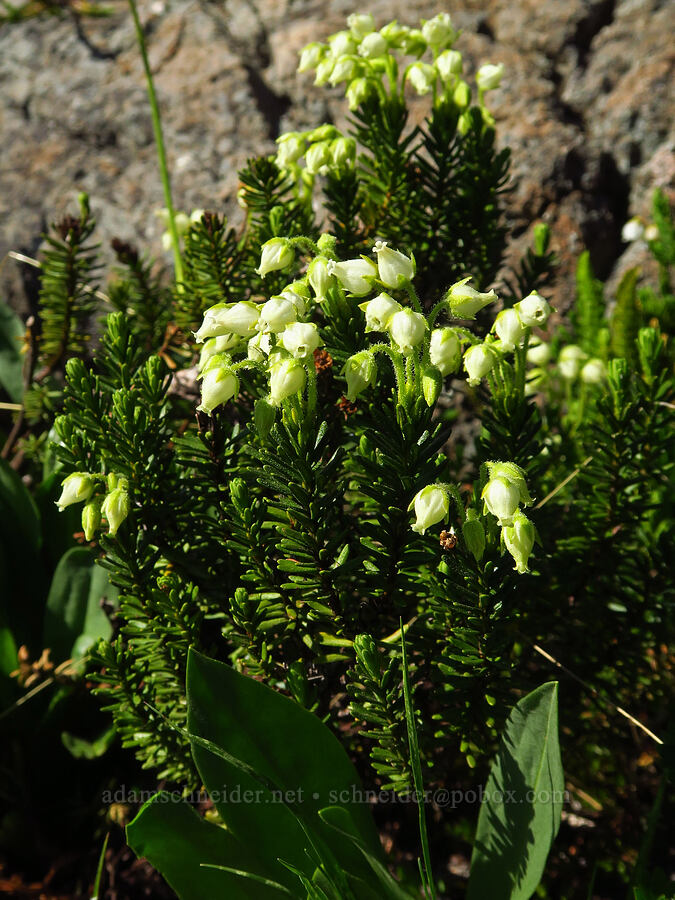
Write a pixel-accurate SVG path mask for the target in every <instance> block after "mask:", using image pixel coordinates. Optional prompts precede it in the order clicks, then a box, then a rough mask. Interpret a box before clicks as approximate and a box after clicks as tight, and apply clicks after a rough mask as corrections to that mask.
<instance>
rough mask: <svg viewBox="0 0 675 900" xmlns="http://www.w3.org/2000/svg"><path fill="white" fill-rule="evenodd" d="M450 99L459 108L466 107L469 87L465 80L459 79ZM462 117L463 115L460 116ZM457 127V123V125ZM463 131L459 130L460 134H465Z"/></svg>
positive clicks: (468, 102)
mask: <svg viewBox="0 0 675 900" xmlns="http://www.w3.org/2000/svg"><path fill="white" fill-rule="evenodd" d="M452 99H453V102H454V103H455V105H456V106H457V107H458V108H459V109H467V108H468V106H469V104H470V103H471V88H470V87H469V85H468V84H467V83H466V81H460V82H459V84H458V85H457V87H456V88H455V90H454V91H453V93H452ZM460 118H463V117H460ZM457 127H458V128H459V125H458V126H457ZM465 133H466V130H465V131H460V134H465Z"/></svg>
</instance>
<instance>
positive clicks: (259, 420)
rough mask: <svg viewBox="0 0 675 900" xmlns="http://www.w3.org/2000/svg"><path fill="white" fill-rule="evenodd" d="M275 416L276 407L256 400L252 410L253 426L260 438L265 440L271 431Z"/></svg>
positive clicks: (265, 401) (264, 401)
mask: <svg viewBox="0 0 675 900" xmlns="http://www.w3.org/2000/svg"><path fill="white" fill-rule="evenodd" d="M276 415H277V411H276V407H274V406H273V405H272V404H271V403H269V402H268V401H267V400H263V399H260V400H256V402H255V407H254V409H253V424H254V425H255V430H256V431H257V432H258V434H259V436H260V437H261V438H263V439H264V438H266V437H267V435H268V434H269V433H270V431H271V430H272V426H273V425H274V420H275V418H276Z"/></svg>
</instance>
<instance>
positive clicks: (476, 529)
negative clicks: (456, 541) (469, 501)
mask: <svg viewBox="0 0 675 900" xmlns="http://www.w3.org/2000/svg"><path fill="white" fill-rule="evenodd" d="M462 537H463V538H464V540H465V542H466V546H467V547H468V549H469V552H470V553H472V554H473V558H474V559H475V560H476V562H477V563H479V562H480V561H481V559H482V558H483V554H484V553H485V529H484V528H483V523H482V522H481V521H480V519H479V518H478V516H477V515H476V513H475V511H474V510H473V509H469V510H467V513H466V519H465V520H464V524H463V525H462Z"/></svg>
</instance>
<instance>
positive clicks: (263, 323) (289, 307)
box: [258, 295, 298, 334]
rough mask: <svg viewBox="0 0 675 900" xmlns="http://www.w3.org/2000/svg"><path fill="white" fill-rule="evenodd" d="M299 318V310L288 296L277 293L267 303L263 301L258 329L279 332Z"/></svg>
mask: <svg viewBox="0 0 675 900" xmlns="http://www.w3.org/2000/svg"><path fill="white" fill-rule="evenodd" d="M297 318H298V310H297V308H296V306H295V304H294V303H293V302H292V301H291V300H289V298H288V297H282V296H280V295H277V296H276V297H271V298H270V299H269V300H268V301H267V303H263V305H262V307H261V309H260V319H259V320H258V330H259V331H263V332H272V333H273V334H279V332H281V331H283V330H284V328H286V326H287V325H290V324H291V322H295V321H296V320H297Z"/></svg>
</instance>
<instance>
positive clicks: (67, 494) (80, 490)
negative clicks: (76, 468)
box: [56, 472, 94, 512]
mask: <svg viewBox="0 0 675 900" xmlns="http://www.w3.org/2000/svg"><path fill="white" fill-rule="evenodd" d="M93 492H94V479H93V478H92V477H91V475H87V474H86V473H84V472H73V474H72V475H68V476H67V477H66V478H64V479H63V481H62V482H61V496H60V497H59V499H58V500H57V501H56V505H57V506H58V508H59V512H63V510H64V509H65V508H66V507H67V506H70V505H71V504H72V503H81V502H82V501H83V500H88V499H89V498H90V497H91V495H92V494H93Z"/></svg>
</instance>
